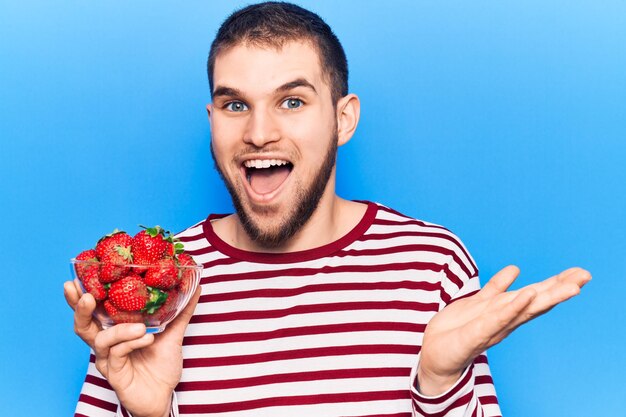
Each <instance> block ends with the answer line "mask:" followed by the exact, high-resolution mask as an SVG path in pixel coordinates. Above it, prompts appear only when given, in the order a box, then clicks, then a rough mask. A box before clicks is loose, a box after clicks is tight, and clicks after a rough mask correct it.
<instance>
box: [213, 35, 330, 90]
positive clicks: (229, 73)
mask: <svg viewBox="0 0 626 417" xmlns="http://www.w3.org/2000/svg"><path fill="white" fill-rule="evenodd" d="M296 79H305V80H307V81H308V82H309V83H311V84H312V85H313V86H314V87H315V89H316V90H317V91H318V92H321V91H328V92H329V91H330V89H329V86H328V84H327V83H326V82H325V79H324V77H323V71H322V66H321V62H320V58H319V54H318V52H317V50H316V49H315V48H314V47H313V46H312V45H311V44H310V43H309V42H306V41H291V42H286V43H284V44H283V45H282V47H280V48H276V47H272V46H267V47H263V46H255V45H251V44H249V43H245V44H237V45H235V46H232V47H230V48H228V49H226V50H224V51H221V52H220V53H219V54H218V55H217V57H216V59H215V66H214V68H213V85H214V89H217V88H218V87H229V88H234V89H237V90H239V91H242V92H245V93H247V94H268V93H270V92H272V91H274V90H275V89H276V88H278V87H280V86H281V85H284V84H285V83H287V82H290V81H293V80H296Z"/></svg>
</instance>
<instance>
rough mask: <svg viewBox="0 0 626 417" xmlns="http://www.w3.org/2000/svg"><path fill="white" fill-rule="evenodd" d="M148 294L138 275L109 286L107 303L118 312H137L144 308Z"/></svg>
mask: <svg viewBox="0 0 626 417" xmlns="http://www.w3.org/2000/svg"><path fill="white" fill-rule="evenodd" d="M148 298H149V294H148V288H147V287H146V284H144V283H143V281H142V280H141V277H140V276H138V275H129V276H127V277H125V278H122V279H120V280H118V281H115V282H113V283H112V284H111V288H109V301H111V303H113V305H114V306H115V307H117V308H119V309H120V310H124V311H139V310H141V309H143V308H144V307H145V306H146V303H147V302H148Z"/></svg>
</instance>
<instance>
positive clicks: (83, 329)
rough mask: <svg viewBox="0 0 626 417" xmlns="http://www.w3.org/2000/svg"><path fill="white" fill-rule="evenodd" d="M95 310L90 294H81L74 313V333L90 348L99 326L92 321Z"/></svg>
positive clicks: (94, 302) (94, 301) (94, 303)
mask: <svg viewBox="0 0 626 417" xmlns="http://www.w3.org/2000/svg"><path fill="white" fill-rule="evenodd" d="M95 309H96V300H95V299H94V298H93V296H92V295H91V294H83V296H82V297H80V299H79V300H78V302H77V303H76V309H75V311H74V332H75V333H76V334H77V335H78V336H79V337H80V338H81V339H83V340H84V341H85V343H87V344H88V345H89V346H90V347H92V348H93V346H94V339H95V337H96V335H97V334H98V332H99V331H100V326H99V325H98V324H97V323H96V322H95V321H94V320H93V315H92V314H93V312H94V310H95Z"/></svg>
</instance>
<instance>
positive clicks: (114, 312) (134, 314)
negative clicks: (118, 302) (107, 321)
mask: <svg viewBox="0 0 626 417" xmlns="http://www.w3.org/2000/svg"><path fill="white" fill-rule="evenodd" d="M104 310H105V311H106V312H107V314H108V315H109V317H111V320H113V322H114V323H115V324H119V323H142V322H143V315H142V314H141V313H140V312H138V311H123V310H120V309H118V308H117V307H115V306H114V305H113V303H111V302H110V301H109V300H106V301H105V302H104Z"/></svg>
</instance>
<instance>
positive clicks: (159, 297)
mask: <svg viewBox="0 0 626 417" xmlns="http://www.w3.org/2000/svg"><path fill="white" fill-rule="evenodd" d="M148 291H149V293H150V298H149V299H148V302H147V303H146V306H145V307H144V308H143V310H141V311H143V312H144V313H148V314H154V312H155V311H157V310H158V309H159V307H161V306H162V305H163V303H165V300H167V293H166V292H165V291H161V290H160V289H158V288H152V287H148Z"/></svg>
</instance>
